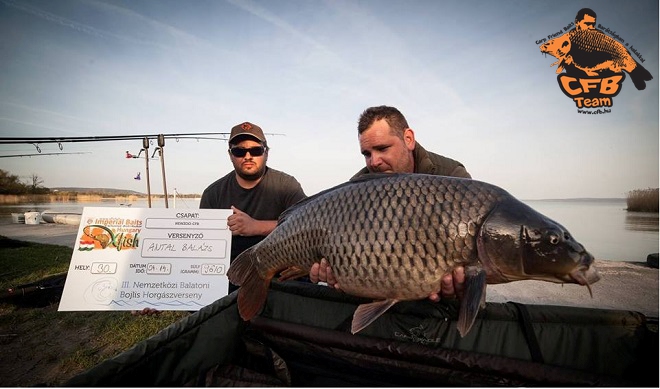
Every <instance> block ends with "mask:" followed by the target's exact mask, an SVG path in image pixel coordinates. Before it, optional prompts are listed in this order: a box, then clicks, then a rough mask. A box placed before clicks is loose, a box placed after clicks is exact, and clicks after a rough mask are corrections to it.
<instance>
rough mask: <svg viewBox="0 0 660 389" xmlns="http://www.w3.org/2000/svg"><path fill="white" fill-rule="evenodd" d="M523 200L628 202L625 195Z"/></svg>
mask: <svg viewBox="0 0 660 389" xmlns="http://www.w3.org/2000/svg"><path fill="white" fill-rule="evenodd" d="M521 201H573V202H603V203H606V202H624V203H625V202H626V198H625V197H572V198H566V199H526V200H521Z"/></svg>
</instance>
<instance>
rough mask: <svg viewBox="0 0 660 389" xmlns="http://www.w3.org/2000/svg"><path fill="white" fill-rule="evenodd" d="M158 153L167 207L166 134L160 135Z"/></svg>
mask: <svg viewBox="0 0 660 389" xmlns="http://www.w3.org/2000/svg"><path fill="white" fill-rule="evenodd" d="M158 147H159V150H158V154H160V170H161V171H162V174H163V194H164V195H165V208H168V206H167V183H166V182H165V136H164V135H163V134H160V135H158Z"/></svg>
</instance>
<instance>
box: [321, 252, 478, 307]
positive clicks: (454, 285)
mask: <svg viewBox="0 0 660 389" xmlns="http://www.w3.org/2000/svg"><path fill="white" fill-rule="evenodd" d="M309 279H310V281H312V282H313V283H315V284H316V283H319V282H325V283H327V284H328V286H331V287H334V288H335V289H341V288H340V287H339V283H337V280H336V279H335V276H334V274H332V268H331V267H330V265H328V261H326V259H325V258H323V259H322V260H321V263H315V264H313V265H312V268H311V269H310V271H309ZM464 284H465V269H464V268H463V266H459V267H457V268H455V269H454V271H453V272H452V273H451V274H445V275H444V276H443V277H442V281H441V285H440V290H439V291H438V293H431V294H430V295H429V300H431V301H434V302H438V301H440V299H452V298H459V299H460V298H461V297H463V289H464Z"/></svg>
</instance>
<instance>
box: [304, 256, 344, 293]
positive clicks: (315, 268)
mask: <svg viewBox="0 0 660 389" xmlns="http://www.w3.org/2000/svg"><path fill="white" fill-rule="evenodd" d="M309 279H310V280H311V281H312V282H313V283H315V284H317V283H319V282H325V283H326V284H328V286H330V287H334V288H335V289H340V288H339V284H338V283H337V280H336V279H335V275H334V274H332V268H331V267H330V265H328V261H327V260H326V259H325V258H323V259H321V263H315V264H313V265H312V268H311V269H310V270H309Z"/></svg>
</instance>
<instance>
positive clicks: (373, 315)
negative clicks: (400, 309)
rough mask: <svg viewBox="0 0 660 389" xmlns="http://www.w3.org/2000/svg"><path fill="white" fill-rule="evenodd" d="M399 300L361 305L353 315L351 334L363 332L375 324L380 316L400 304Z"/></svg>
mask: <svg viewBox="0 0 660 389" xmlns="http://www.w3.org/2000/svg"><path fill="white" fill-rule="evenodd" d="M398 302H399V300H396V299H388V300H382V301H374V302H373V303H369V304H361V305H359V306H358V307H357V309H356V310H355V313H354V314H353V322H352V323H351V333H352V334H355V333H357V332H359V331H361V330H363V329H364V328H365V327H366V326H368V325H369V324H371V323H373V322H374V320H376V319H378V318H379V317H380V315H382V314H383V313H385V311H387V310H388V309H390V308H391V307H392V305H394V304H396V303H398Z"/></svg>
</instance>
